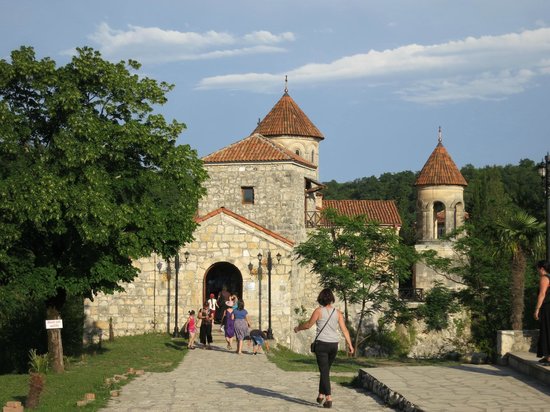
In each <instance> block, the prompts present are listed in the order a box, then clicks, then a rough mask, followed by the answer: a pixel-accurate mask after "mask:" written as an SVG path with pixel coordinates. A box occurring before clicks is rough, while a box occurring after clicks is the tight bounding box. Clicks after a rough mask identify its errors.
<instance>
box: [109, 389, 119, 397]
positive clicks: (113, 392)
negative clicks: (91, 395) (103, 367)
mask: <svg viewBox="0 0 550 412" xmlns="http://www.w3.org/2000/svg"><path fill="white" fill-rule="evenodd" d="M109 394H110V395H111V397H112V398H118V397H119V396H120V391H119V390H116V389H115V390H112V391H111V392H109Z"/></svg>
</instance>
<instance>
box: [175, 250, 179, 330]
mask: <svg viewBox="0 0 550 412" xmlns="http://www.w3.org/2000/svg"><path fill="white" fill-rule="evenodd" d="M174 268H175V269H176V280H175V283H174V289H175V291H174V338H177V337H178V336H179V330H178V289H179V287H178V286H179V273H180V254H179V253H178V254H176V257H175V259H174Z"/></svg>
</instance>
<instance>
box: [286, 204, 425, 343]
mask: <svg viewBox="0 0 550 412" xmlns="http://www.w3.org/2000/svg"><path fill="white" fill-rule="evenodd" d="M324 219H325V221H327V222H330V224H331V226H330V227H324V228H319V229H317V230H316V231H315V232H313V233H311V234H310V236H309V238H308V240H307V241H306V242H304V243H302V244H300V245H298V246H297V247H296V248H295V251H296V253H297V254H298V255H299V256H300V259H301V260H300V264H302V265H310V266H311V268H312V270H313V272H315V273H318V274H319V279H320V283H321V285H322V286H323V287H325V288H331V289H332V290H333V291H334V292H335V293H336V295H337V296H338V297H339V298H340V299H342V300H343V301H344V304H345V306H346V307H345V311H344V312H345V319H346V322H347V323H349V316H348V312H347V305H348V304H357V305H358V307H359V317H358V320H357V324H356V325H355V328H354V329H355V330H356V331H357V335H356V337H355V341H356V344H357V342H358V341H359V340H360V337H361V333H362V331H363V328H362V326H363V321H364V320H365V319H366V318H367V317H369V316H371V315H372V314H374V313H383V315H384V317H385V319H386V321H388V322H389V321H392V320H393V319H394V318H395V315H396V313H397V312H398V310H399V308H400V307H401V306H402V302H401V301H399V300H398V299H397V296H396V294H395V288H396V285H397V284H398V282H399V280H400V279H404V278H406V277H407V276H409V275H410V268H411V266H412V264H413V262H414V260H415V259H416V254H415V252H414V250H413V248H411V247H408V246H404V245H402V244H401V242H400V238H399V235H398V234H397V233H396V232H395V230H394V229H393V228H388V227H383V226H382V225H380V224H379V223H378V222H372V221H367V220H366V219H365V217H364V216H356V217H348V216H343V215H339V214H338V213H337V212H336V211H334V210H327V211H325V215H324Z"/></svg>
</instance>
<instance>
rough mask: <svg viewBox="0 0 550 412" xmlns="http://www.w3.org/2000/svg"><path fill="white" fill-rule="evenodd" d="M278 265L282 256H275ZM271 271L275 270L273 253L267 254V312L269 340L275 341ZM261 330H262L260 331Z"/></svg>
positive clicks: (278, 254)
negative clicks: (272, 321)
mask: <svg viewBox="0 0 550 412" xmlns="http://www.w3.org/2000/svg"><path fill="white" fill-rule="evenodd" d="M275 257H276V258H277V263H281V257H282V256H281V254H280V253H277V255H276V256H275ZM271 269H273V260H272V259H271V251H268V252H267V310H268V327H267V339H273V330H272V329H271ZM260 330H261V329H260Z"/></svg>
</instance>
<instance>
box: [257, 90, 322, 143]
mask: <svg viewBox="0 0 550 412" xmlns="http://www.w3.org/2000/svg"><path fill="white" fill-rule="evenodd" d="M253 133H260V134H262V135H264V136H267V137H273V136H305V137H316V138H319V139H324V138H325V137H324V136H323V134H322V133H321V132H320V131H319V129H317V127H315V125H314V124H313V123H312V122H311V120H309V118H308V117H307V116H306V114H305V113H304V112H303V111H302V109H300V107H299V106H298V105H297V104H296V102H295V101H294V100H293V99H292V97H290V95H289V94H288V93H287V92H286V91H285V93H284V94H283V97H281V98H280V99H279V101H278V102H277V103H276V104H275V106H273V108H272V109H271V111H270V112H269V113H268V114H267V116H266V117H264V119H263V120H262V121H261V122H260V124H259V125H258V127H256V129H254V132H253Z"/></svg>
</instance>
